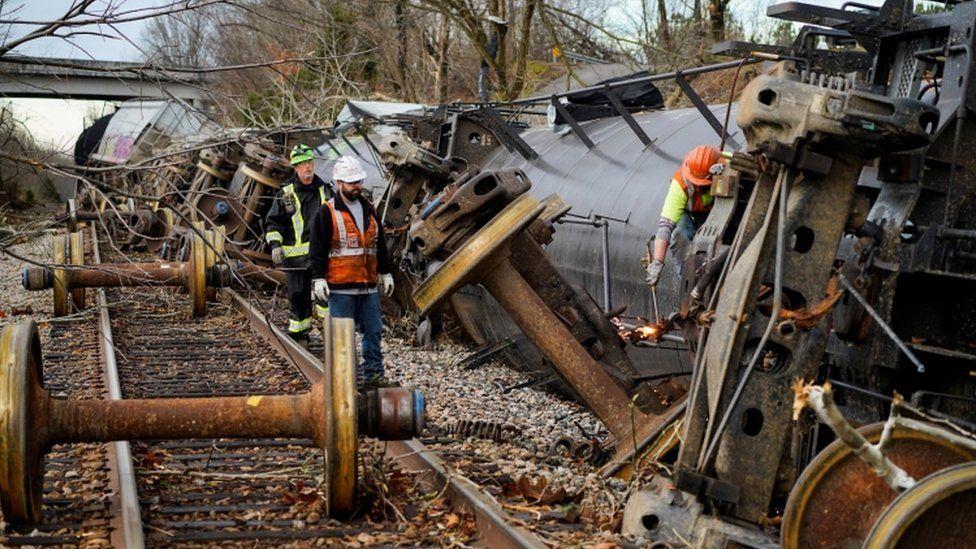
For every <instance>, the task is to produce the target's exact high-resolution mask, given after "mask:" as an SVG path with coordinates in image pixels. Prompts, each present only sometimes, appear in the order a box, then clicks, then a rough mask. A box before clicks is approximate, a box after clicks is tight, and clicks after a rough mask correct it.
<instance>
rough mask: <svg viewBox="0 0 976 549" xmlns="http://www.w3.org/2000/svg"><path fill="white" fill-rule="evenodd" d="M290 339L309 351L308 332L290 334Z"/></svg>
mask: <svg viewBox="0 0 976 549" xmlns="http://www.w3.org/2000/svg"><path fill="white" fill-rule="evenodd" d="M288 337H290V338H292V339H293V340H295V342H296V343H298V344H299V345H301V346H302V347H305V348H306V349H308V332H288Z"/></svg>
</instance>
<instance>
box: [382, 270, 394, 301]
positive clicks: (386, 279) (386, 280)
mask: <svg viewBox="0 0 976 549" xmlns="http://www.w3.org/2000/svg"><path fill="white" fill-rule="evenodd" d="M380 283H382V284H383V293H384V294H386V295H388V296H391V295H393V275H391V274H384V275H380Z"/></svg>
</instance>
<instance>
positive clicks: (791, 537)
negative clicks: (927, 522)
mask: <svg viewBox="0 0 976 549" xmlns="http://www.w3.org/2000/svg"><path fill="white" fill-rule="evenodd" d="M882 429H883V424H882V423H874V424H871V425H866V426H864V427H862V428H861V429H859V431H860V432H861V434H862V435H864V437H865V438H866V439H867V440H868V441H869V442H870V443H872V444H874V443H876V442H877V441H878V440H879V439H880V438H881V431H882ZM885 455H887V456H888V457H889V458H890V459H891V460H892V461H893V462H894V463H895V464H897V465H898V466H900V467H902V468H903V469H905V471H907V472H908V474H910V475H912V476H913V477H915V478H921V477H923V476H925V475H928V474H930V473H932V472H934V471H938V470H939V469H944V468H946V467H949V466H952V465H955V464H958V463H961V462H965V461H971V460H973V459H976V453H974V452H972V451H969V450H967V449H965V448H962V447H959V446H956V445H953V444H950V443H949V442H947V441H944V440H942V439H940V438H938V437H934V436H932V435H928V434H925V433H922V432H919V431H914V430H911V429H902V428H899V429H895V431H894V433H893V436H892V439H891V442H890V443H889V444H888V446H887V447H886V448H885ZM897 495H898V494H896V493H895V491H894V490H892V489H891V488H889V487H888V485H887V484H885V483H884V481H882V480H881V479H880V478H878V476H877V475H875V474H874V472H873V471H871V469H870V468H869V467H868V466H867V465H865V464H864V463H863V462H862V461H861V460H860V459H859V458H858V457H857V456H856V455H855V454H854V453H853V451H852V450H851V449H850V448H849V447H848V446H846V445H845V444H843V443H842V442H840V441H834V442H833V443H832V444H830V445H829V446H827V447H826V448H825V449H824V450H823V451H822V452H820V453H819V454H818V455H817V457H816V458H814V459H813V461H812V462H810V465H809V466H807V468H806V469H804V471H803V474H801V475H800V478H799V479H798V480H797V482H796V484H795V485H794V486H793V490H792V491H791V492H790V497H789V501H788V502H787V504H786V512H785V513H784V515H783V526H782V529H781V534H780V541H781V543H782V545H783V547H784V549H791V548H798V547H802V548H804V549H807V548H818V547H822V548H827V547H840V546H848V545H852V544H854V545H860V544H861V541H862V540H864V538H865V536H867V534H868V532H869V531H870V530H871V526H872V525H873V524H874V521H875V519H876V518H877V517H878V516H879V515H881V513H882V512H883V511H884V509H885V508H886V507H887V506H888V504H889V503H891V501H892V500H893V499H895V497H896V496H897Z"/></svg>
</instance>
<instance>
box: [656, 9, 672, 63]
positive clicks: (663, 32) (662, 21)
mask: <svg viewBox="0 0 976 549" xmlns="http://www.w3.org/2000/svg"><path fill="white" fill-rule="evenodd" d="M657 34H658V36H659V37H660V39H661V46H662V47H663V48H664V49H665V50H667V51H674V45H673V44H672V43H671V29H670V28H669V25H668V7H667V5H666V4H665V0H657Z"/></svg>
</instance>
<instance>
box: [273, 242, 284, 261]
mask: <svg viewBox="0 0 976 549" xmlns="http://www.w3.org/2000/svg"><path fill="white" fill-rule="evenodd" d="M284 261H285V250H284V249H282V247H281V245H280V244H272V246H271V262H272V263H274V264H275V266H278V265H281V264H282V262H284Z"/></svg>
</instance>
